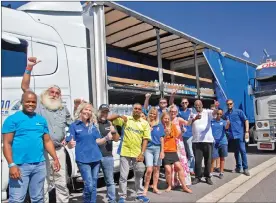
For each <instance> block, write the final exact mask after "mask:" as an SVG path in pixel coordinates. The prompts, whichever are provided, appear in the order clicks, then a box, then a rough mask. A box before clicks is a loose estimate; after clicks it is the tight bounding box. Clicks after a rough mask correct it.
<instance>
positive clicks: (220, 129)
mask: <svg viewBox="0 0 276 203" xmlns="http://www.w3.org/2000/svg"><path fill="white" fill-rule="evenodd" d="M226 125H227V122H226V121H225V120H222V119H220V120H219V121H217V120H216V119H213V120H212V121H211V127H212V133H213V137H214V139H215V142H216V144H219V145H223V144H228V141H227V137H226V134H225V127H226Z"/></svg>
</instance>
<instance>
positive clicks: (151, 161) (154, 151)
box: [144, 107, 165, 196]
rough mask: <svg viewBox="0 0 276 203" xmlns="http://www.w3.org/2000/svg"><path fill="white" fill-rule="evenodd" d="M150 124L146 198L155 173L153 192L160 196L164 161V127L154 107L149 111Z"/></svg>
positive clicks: (146, 152)
mask: <svg viewBox="0 0 276 203" xmlns="http://www.w3.org/2000/svg"><path fill="white" fill-rule="evenodd" d="M148 122H149V124H150V127H151V141H149V142H148V146H147V149H146V151H145V161H146V167H147V171H146V174H145V185H144V196H146V195H147V192H148V189H149V184H150V180H151V176H152V172H153V185H152V188H153V192H154V193H156V194H160V191H159V190H158V188H157V184H158V179H159V172H160V166H161V165H162V161H161V160H162V159H163V158H164V136H165V132H164V127H163V125H162V124H161V123H160V122H159V117H158V109H157V108H155V107H152V108H151V109H150V111H149V115H148Z"/></svg>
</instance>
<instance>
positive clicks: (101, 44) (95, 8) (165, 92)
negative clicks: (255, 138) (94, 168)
mask: <svg viewBox="0 0 276 203" xmlns="http://www.w3.org/2000/svg"><path fill="white" fill-rule="evenodd" d="M1 43H2V47H1V51H2V85H3V88H2V101H1V110H2V118H3V119H2V121H4V120H5V118H6V117H7V116H9V115H11V114H13V113H14V112H16V111H18V110H19V109H20V105H21V104H20V97H21V94H22V91H21V88H20V86H21V80H22V75H23V72H24V70H25V67H26V62H27V57H29V56H36V57H37V58H38V59H40V60H41V61H42V62H41V63H39V64H37V65H36V66H35V68H34V70H33V72H32V76H31V84H30V87H31V88H32V89H33V90H34V92H35V93H37V94H40V93H41V92H42V91H43V90H45V89H46V88H47V87H49V86H50V85H52V84H56V85H58V86H59V87H60V88H61V91H62V99H63V101H64V105H66V106H67V107H68V109H69V110H70V111H71V113H72V111H73V100H74V99H75V98H84V99H85V100H89V101H91V102H92V103H93V106H94V107H95V108H97V107H99V105H100V104H103V103H109V104H112V106H111V107H112V112H115V113H119V114H122V113H123V114H130V113H131V106H130V105H132V104H133V103H135V102H140V103H143V101H144V99H145V97H144V95H145V94H146V93H147V92H150V93H152V97H151V103H152V104H157V101H158V99H159V98H160V96H164V97H169V96H170V94H171V92H172V90H173V89H177V90H178V91H177V95H176V99H175V101H176V102H179V100H180V98H181V97H183V96H185V97H186V98H189V100H190V103H191V104H192V102H193V101H194V100H195V99H198V98H200V99H202V100H203V103H204V105H206V106H208V107H209V105H210V104H211V103H213V100H214V99H217V100H219V101H220V103H221V104H222V105H224V101H225V99H226V98H232V99H234V100H235V103H236V105H237V108H241V109H243V110H244V111H245V113H246V114H247V116H248V117H249V119H250V122H253V123H254V114H253V112H251V110H250V109H253V103H252V101H253V100H252V98H251V97H250V96H249V95H247V92H246V91H247V82H244V81H247V78H248V77H250V74H253V72H254V71H255V67H256V65H255V64H253V63H250V62H248V61H245V60H243V59H240V58H238V57H235V56H232V55H230V54H227V53H224V52H221V50H220V48H218V47H215V46H212V45H210V44H208V43H206V42H203V41H201V40H199V39H196V38H194V37H192V36H189V35H187V34H185V33H183V32H180V31H178V30H175V29H173V28H171V27H169V26H166V25H164V24H162V23H159V22H157V21H155V20H153V19H150V18H148V17H146V16H143V15H141V14H139V13H137V12H135V11H132V10H130V9H127V8H125V7H123V6H121V5H119V4H117V3H113V2H88V3H85V4H83V5H81V3H80V2H29V3H27V4H25V5H23V6H21V7H19V8H18V9H17V10H13V9H9V8H4V7H3V8H2V39H1ZM236 72H239V73H240V74H241V75H240V76H237V74H236ZM246 73H248V74H249V75H248V74H246ZM252 77H253V76H252ZM245 92H246V93H245ZM113 146H114V149H113V154H114V158H115V163H114V164H115V171H116V172H118V171H119V155H117V153H116V152H117V148H118V146H119V142H118V143H115V144H114V145H113ZM66 151H67V166H68V173H69V174H68V175H69V177H70V182H71V183H74V180H75V179H76V178H78V177H79V176H80V174H79V171H78V168H77V165H76V163H75V154H74V149H71V150H70V149H68V148H66ZM2 169H3V170H2V171H3V173H2V177H4V179H3V181H2V198H3V199H4V198H5V197H7V193H6V190H7V187H8V167H7V163H6V160H5V158H4V157H3V155H2Z"/></svg>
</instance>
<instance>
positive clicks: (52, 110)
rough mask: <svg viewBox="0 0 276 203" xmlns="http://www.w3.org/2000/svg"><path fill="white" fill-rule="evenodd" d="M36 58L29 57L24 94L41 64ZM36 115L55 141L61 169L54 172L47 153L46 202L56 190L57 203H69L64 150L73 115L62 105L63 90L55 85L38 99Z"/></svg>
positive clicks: (24, 78)
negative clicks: (35, 69)
mask: <svg viewBox="0 0 276 203" xmlns="http://www.w3.org/2000/svg"><path fill="white" fill-rule="evenodd" d="M39 62H40V61H39V60H37V58H36V57H29V58H28V63H27V67H26V70H25V73H24V75H23V79H22V83H21V88H22V90H23V92H26V91H28V90H29V89H30V79H31V71H32V69H33V67H34V66H35V65H36V64H37V63H39ZM36 113H37V114H39V115H41V116H43V117H44V118H45V119H46V121H47V123H48V127H49V134H50V137H51V139H52V140H53V143H54V146H55V150H56V154H57V157H58V159H59V162H60V165H61V168H60V171H59V172H55V171H54V170H53V167H52V165H53V159H52V157H51V156H49V154H48V153H47V152H45V159H46V167H47V178H46V181H45V185H44V193H45V194H44V202H45V203H47V202H49V195H48V192H50V191H51V190H52V189H53V188H54V187H55V188H56V202H65V203H66V202H69V190H68V188H67V168H66V154H65V149H64V138H65V135H66V130H65V128H66V127H67V126H69V124H70V123H71V122H72V119H71V115H70V113H69V111H68V109H67V108H66V107H64V106H63V105H62V99H61V90H60V88H59V87H58V86H56V85H53V86H50V87H49V88H48V89H46V90H45V91H44V92H42V94H41V95H40V99H39V97H38V101H37V108H36Z"/></svg>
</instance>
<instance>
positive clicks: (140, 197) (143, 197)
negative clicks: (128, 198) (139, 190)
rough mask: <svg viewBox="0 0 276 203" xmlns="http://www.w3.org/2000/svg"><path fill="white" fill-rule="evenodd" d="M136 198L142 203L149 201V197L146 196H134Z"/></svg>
mask: <svg viewBox="0 0 276 203" xmlns="http://www.w3.org/2000/svg"><path fill="white" fill-rule="evenodd" d="M136 200H138V201H139V202H143V203H148V202H150V200H149V198H147V197H146V196H138V197H136Z"/></svg>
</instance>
